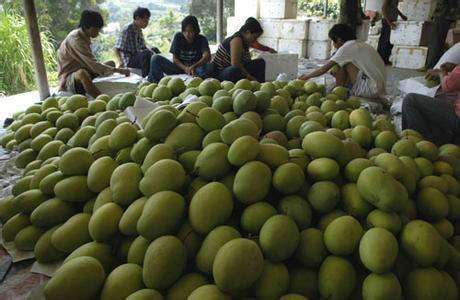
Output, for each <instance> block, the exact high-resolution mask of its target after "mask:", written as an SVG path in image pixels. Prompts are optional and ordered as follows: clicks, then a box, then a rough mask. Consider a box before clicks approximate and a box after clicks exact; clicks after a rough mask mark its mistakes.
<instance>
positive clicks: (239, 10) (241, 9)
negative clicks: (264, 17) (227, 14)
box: [235, 0, 259, 19]
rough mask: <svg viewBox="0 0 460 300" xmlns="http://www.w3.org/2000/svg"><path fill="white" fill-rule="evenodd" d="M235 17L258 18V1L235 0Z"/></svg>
mask: <svg viewBox="0 0 460 300" xmlns="http://www.w3.org/2000/svg"><path fill="white" fill-rule="evenodd" d="M235 16H236V17H241V18H249V17H253V18H256V19H258V18H259V0H235Z"/></svg>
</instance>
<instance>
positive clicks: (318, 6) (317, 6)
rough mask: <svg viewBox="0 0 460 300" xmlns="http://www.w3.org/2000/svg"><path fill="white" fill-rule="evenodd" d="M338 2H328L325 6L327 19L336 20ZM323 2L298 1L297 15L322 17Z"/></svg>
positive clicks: (313, 0) (322, 0) (311, 0)
mask: <svg viewBox="0 0 460 300" xmlns="http://www.w3.org/2000/svg"><path fill="white" fill-rule="evenodd" d="M339 2H340V0H329V1H328V5H327V16H328V18H334V19H337V17H338V15H339V9H340V5H339ZM324 4H325V1H324V0H299V2H298V9H299V14H304V15H306V16H309V17H313V16H316V17H321V16H323V15H324Z"/></svg>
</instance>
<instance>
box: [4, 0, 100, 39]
mask: <svg viewBox="0 0 460 300" xmlns="http://www.w3.org/2000/svg"><path fill="white" fill-rule="evenodd" d="M105 1H106V0H65V1H62V0H36V1H35V6H36V8H37V15H38V16H39V23H40V25H41V26H42V27H43V28H47V29H48V30H49V31H50V32H51V34H52V36H53V38H54V40H53V43H54V45H55V46H58V45H59V44H60V43H61V42H62V41H63V40H64V39H65V37H66V36H67V34H68V33H69V32H70V31H71V30H72V29H75V28H76V27H77V26H78V22H79V21H80V14H81V11H82V10H84V9H93V10H97V11H100V12H101V14H102V15H103V17H104V20H106V19H107V15H108V12H107V11H105V10H103V9H101V4H102V3H104V2H105ZM22 2H23V0H5V1H3V3H2V5H3V7H4V9H5V10H8V11H15V12H16V13H18V14H21V15H22V14H23V4H22Z"/></svg>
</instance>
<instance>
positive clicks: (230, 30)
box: [227, 17, 246, 36]
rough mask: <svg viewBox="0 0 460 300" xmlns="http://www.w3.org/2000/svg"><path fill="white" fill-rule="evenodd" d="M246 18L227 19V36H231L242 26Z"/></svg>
mask: <svg viewBox="0 0 460 300" xmlns="http://www.w3.org/2000/svg"><path fill="white" fill-rule="evenodd" d="M244 22H246V18H242V17H228V18H227V36H231V35H232V34H234V33H235V32H237V31H238V30H240V28H241V26H243V24H244Z"/></svg>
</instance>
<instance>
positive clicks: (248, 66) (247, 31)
mask: <svg viewBox="0 0 460 300" xmlns="http://www.w3.org/2000/svg"><path fill="white" fill-rule="evenodd" d="M262 33H263V29H262V26H260V23H259V22H258V21H257V20H256V19H254V18H249V19H247V20H246V23H245V24H244V25H243V26H242V27H241V28H240V30H239V31H238V32H236V33H235V34H233V35H232V36H230V37H228V38H227V39H225V40H224V41H223V42H222V44H220V45H219V48H218V50H217V53H216V55H215V57H214V59H213V60H212V65H213V69H214V70H213V72H214V74H213V75H214V77H217V78H218V79H219V80H228V81H232V82H237V81H238V80H240V79H244V78H246V79H249V80H257V81H259V82H264V81H265V61H264V60H263V59H254V60H251V56H250V54H249V47H250V46H251V45H252V44H253V43H254V42H256V41H257V39H258V38H259V37H260V36H261V35H262Z"/></svg>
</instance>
